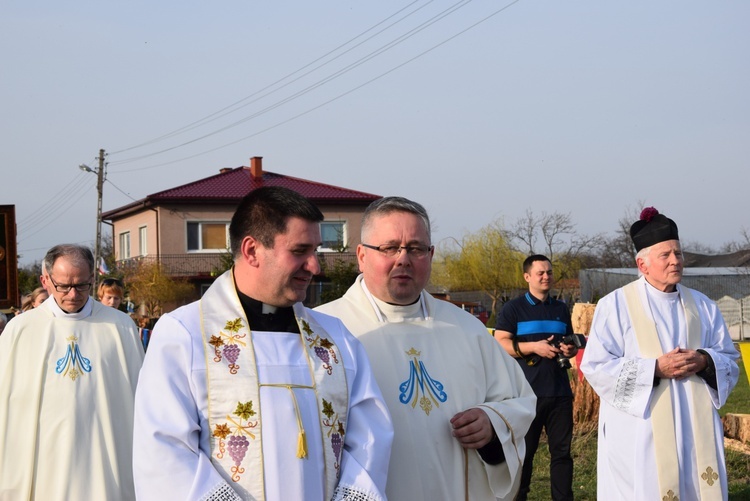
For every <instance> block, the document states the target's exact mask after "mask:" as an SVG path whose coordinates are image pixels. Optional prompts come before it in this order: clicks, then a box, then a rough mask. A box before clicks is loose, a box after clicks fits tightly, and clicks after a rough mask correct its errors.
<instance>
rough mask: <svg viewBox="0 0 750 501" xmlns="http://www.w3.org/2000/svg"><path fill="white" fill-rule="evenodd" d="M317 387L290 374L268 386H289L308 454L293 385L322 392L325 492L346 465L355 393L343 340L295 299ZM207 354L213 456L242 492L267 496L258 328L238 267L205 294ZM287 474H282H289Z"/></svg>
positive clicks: (300, 453) (301, 446)
mask: <svg viewBox="0 0 750 501" xmlns="http://www.w3.org/2000/svg"><path fill="white" fill-rule="evenodd" d="M294 314H295V317H296V319H297V323H298V325H299V328H300V333H301V334H300V335H301V338H300V342H301V343H302V344H303V346H304V347H305V351H306V353H307V361H308V365H309V367H310V374H311V376H312V380H313V386H311V387H310V386H304V387H301V386H299V385H294V384H288V383H285V382H283V381H280V382H269V383H267V384H266V383H264V384H263V386H276V387H284V388H288V389H289V392H290V398H291V399H292V401H293V404H294V408H295V409H296V413H297V415H296V419H297V423H298V426H299V441H298V448H297V457H298V458H300V460H304V459H302V458H305V457H306V455H307V450H306V449H307V448H306V440H307V439H306V436H305V432H304V428H303V426H302V422H301V418H300V412H299V409H298V405H297V402H296V398H295V396H294V388H308V389H312V390H314V391H315V395H316V397H317V398H316V399H317V402H318V417H319V421H320V431H321V437H322V439H323V444H322V445H323V447H322V449H323V455H324V460H325V499H331V498H332V497H333V492H334V489H335V487H336V485H337V483H338V478H339V475H340V470H341V452H342V449H343V444H344V434H345V431H346V420H347V413H348V410H349V392H348V387H347V382H346V374H345V371H344V366H343V361H342V358H341V354H340V352H339V349H338V347H337V346H336V344H335V343H334V341H333V339H332V338H331V337H330V336H329V335H328V333H326V332H325V330H324V329H323V327H322V326H321V325H320V324H318V322H316V321H315V319H314V318H313V317H312V315H311V314H310V310H308V309H307V308H305V307H304V306H302V304H301V303H297V304H295V305H294ZM200 316H201V319H200V320H201V331H202V335H203V346H204V351H205V355H206V378H207V384H206V387H207V389H208V423H209V428H210V430H211V437H210V441H211V461H212V463H213V464H214V465H215V466H216V467H217V470H218V471H219V472H220V473H221V474H222V475H223V476H224V477H225V478H226V480H227V482H228V483H229V484H230V485H231V486H232V488H234V489H235V490H237V491H238V492H240V493H243V490H244V491H245V492H244V493H243V494H244V495H243V498H244V497H246V496H247V494H248V493H249V494H250V496H251V497H252V499H257V500H265V499H266V495H265V484H264V479H265V475H264V469H263V468H264V467H263V447H262V440H261V439H262V435H263V428H262V423H261V405H262V402H261V401H260V386H261V384H260V382H259V380H258V369H257V365H256V359H255V348H254V345H253V339H252V331H251V329H250V326H249V325H248V322H247V318H246V317H245V313H244V311H243V309H242V306H241V303H240V300H239V298H238V296H237V293H236V289H235V284H234V277H233V275H232V270H229V271H228V272H226V273H224V274H223V275H222V276H220V277H219V278H218V279H216V281H215V282H214V284H213V285H212V286H211V287H210V288H209V289H208V290H207V291H206V293H205V294H204V296H203V298H202V299H201V301H200ZM282 481H283V480H282Z"/></svg>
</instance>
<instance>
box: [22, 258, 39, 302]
mask: <svg viewBox="0 0 750 501" xmlns="http://www.w3.org/2000/svg"><path fill="white" fill-rule="evenodd" d="M41 274H42V262H41V261H35V262H34V263H32V264H27V265H25V266H23V267H20V268H18V292H19V293H20V294H21V295H22V296H23V295H26V294H30V293H31V292H33V290H34V289H36V288H37V287H41V286H42V283H41V282H40V281H39V276H40V275H41Z"/></svg>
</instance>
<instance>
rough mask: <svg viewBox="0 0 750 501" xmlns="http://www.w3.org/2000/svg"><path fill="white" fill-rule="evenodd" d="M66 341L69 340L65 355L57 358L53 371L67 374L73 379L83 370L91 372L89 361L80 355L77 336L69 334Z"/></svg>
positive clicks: (81, 373)
mask: <svg viewBox="0 0 750 501" xmlns="http://www.w3.org/2000/svg"><path fill="white" fill-rule="evenodd" d="M68 341H70V344H68V349H67V350H66V351H65V355H64V356H63V357H62V358H60V359H58V360H57V367H55V372H57V373H58V374H62V375H63V376H69V377H70V379H72V380H73V381H75V380H76V379H78V377H79V376H82V375H83V373H84V372H91V361H90V360H89V359H88V358H86V357H84V356H83V355H81V348H80V347H79V346H78V338H77V337H75V336H70V337H69V338H68Z"/></svg>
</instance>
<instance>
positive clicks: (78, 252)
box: [42, 244, 96, 274]
mask: <svg viewBox="0 0 750 501" xmlns="http://www.w3.org/2000/svg"><path fill="white" fill-rule="evenodd" d="M61 257H67V258H68V259H69V260H70V262H71V264H73V266H76V267H78V268H83V267H84V266H88V269H89V272H90V273H92V274H93V273H94V270H95V268H96V267H95V266H94V254H93V253H92V252H91V249H89V248H88V247H84V246H83V245H78V244H60V245H55V246H54V247H52V248H51V249H50V250H48V251H47V254H46V255H45V256H44V260H43V261H42V270H44V271H46V272H47V273H52V267H53V266H54V265H55V261H57V260H58V259H60V258H61Z"/></svg>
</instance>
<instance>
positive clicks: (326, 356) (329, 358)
mask: <svg viewBox="0 0 750 501" xmlns="http://www.w3.org/2000/svg"><path fill="white" fill-rule="evenodd" d="M300 323H301V324H302V331H303V332H304V333H305V334H304V336H305V341H307V343H308V346H309V347H310V348H312V349H313V351H315V355H316V356H317V357H318V358H319V359H320V360H322V361H323V368H324V369H325V370H326V372H327V373H328V375H329V376H330V375H331V374H332V373H333V366H332V365H331V363H334V364H338V363H339V360H338V358H336V351H335V350H334V349H333V347H334V344H333V343H332V342H331V341H329V340H328V339H326V338H321V337H320V336H317V335H316V336H315V337H313V331H312V329H311V328H310V324H309V323H307V321H305V320H302V321H301V322H300Z"/></svg>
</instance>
